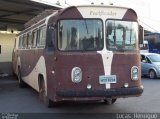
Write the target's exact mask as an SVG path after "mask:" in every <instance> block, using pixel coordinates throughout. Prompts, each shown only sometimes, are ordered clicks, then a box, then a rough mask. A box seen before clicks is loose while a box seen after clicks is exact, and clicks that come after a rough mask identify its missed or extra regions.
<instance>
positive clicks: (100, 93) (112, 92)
mask: <svg viewBox="0 0 160 119" xmlns="http://www.w3.org/2000/svg"><path fill="white" fill-rule="evenodd" d="M142 92H143V86H140V87H132V88H120V89H106V90H92V89H90V90H81V91H73V90H57V92H56V94H57V95H58V96H60V97H68V98H71V97H127V96H139V95H141V94H142Z"/></svg>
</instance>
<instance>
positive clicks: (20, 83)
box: [17, 68, 26, 88]
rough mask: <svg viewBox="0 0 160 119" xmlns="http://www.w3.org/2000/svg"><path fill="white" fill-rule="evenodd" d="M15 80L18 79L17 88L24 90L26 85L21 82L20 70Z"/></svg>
mask: <svg viewBox="0 0 160 119" xmlns="http://www.w3.org/2000/svg"><path fill="white" fill-rule="evenodd" d="M17 79H18V84H19V87H20V88H24V87H26V84H25V83H24V81H23V80H22V77H21V71H20V68H18V75H17Z"/></svg>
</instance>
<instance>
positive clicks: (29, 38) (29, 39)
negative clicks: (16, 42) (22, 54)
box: [27, 33, 32, 48]
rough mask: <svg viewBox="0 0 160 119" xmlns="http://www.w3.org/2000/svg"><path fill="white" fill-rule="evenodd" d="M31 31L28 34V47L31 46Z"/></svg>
mask: <svg viewBox="0 0 160 119" xmlns="http://www.w3.org/2000/svg"><path fill="white" fill-rule="evenodd" d="M31 40H32V39H31V33H28V34H27V42H28V48H31Z"/></svg>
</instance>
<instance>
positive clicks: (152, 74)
mask: <svg viewBox="0 0 160 119" xmlns="http://www.w3.org/2000/svg"><path fill="white" fill-rule="evenodd" d="M149 78H150V79H155V78H157V75H156V72H155V71H154V70H150V71H149Z"/></svg>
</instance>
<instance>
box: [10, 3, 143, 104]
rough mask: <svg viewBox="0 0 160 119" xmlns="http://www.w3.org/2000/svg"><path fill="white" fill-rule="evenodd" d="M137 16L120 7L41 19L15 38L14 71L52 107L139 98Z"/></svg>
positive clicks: (79, 10) (66, 11)
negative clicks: (63, 104)
mask: <svg viewBox="0 0 160 119" xmlns="http://www.w3.org/2000/svg"><path fill="white" fill-rule="evenodd" d="M141 31H142V30H139V24H138V18H137V14H136V12H135V11H134V10H132V9H129V8H124V7H116V6H104V5H103V6H96V5H91V6H90V5H88V6H87V5H86V6H71V7H68V8H65V9H61V10H59V11H53V12H50V14H49V15H45V14H41V15H39V16H37V17H36V18H34V19H33V20H31V21H30V22H28V24H27V25H26V28H25V30H24V31H22V32H21V33H20V34H19V35H18V36H17V38H16V45H15V48H14V51H13V70H14V73H15V74H16V75H17V77H18V80H19V85H20V87H23V86H24V84H25V83H26V84H28V85H29V86H31V87H32V88H34V89H35V90H36V91H38V92H39V97H40V99H41V100H42V101H43V102H44V103H45V104H46V105H47V106H51V105H54V104H57V103H58V102H61V101H90V100H93V101H94V100H95V101H101V102H102V101H103V102H105V103H107V104H113V103H114V102H115V101H116V99H117V98H125V97H134V96H140V95H141V94H142V92H143V85H142V83H141V65H140V50H139V43H140V42H139V41H140V40H139V39H140V38H141V37H142V36H143V32H141Z"/></svg>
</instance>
